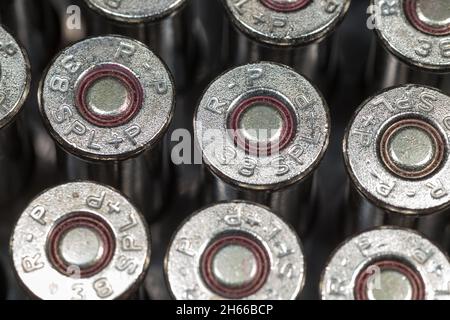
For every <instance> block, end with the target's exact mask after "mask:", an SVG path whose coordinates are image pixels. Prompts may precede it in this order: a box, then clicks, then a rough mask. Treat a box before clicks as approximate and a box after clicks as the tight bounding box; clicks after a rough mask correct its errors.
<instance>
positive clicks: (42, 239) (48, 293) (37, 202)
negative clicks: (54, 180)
mask: <svg viewBox="0 0 450 320" xmlns="http://www.w3.org/2000/svg"><path fill="white" fill-rule="evenodd" d="M10 254H11V258H12V261H13V266H14V268H15V271H16V274H17V277H18V279H19V281H20V282H21V284H22V285H23V287H24V288H25V290H26V292H27V293H28V294H29V295H30V296H31V297H33V298H37V299H44V300H101V299H108V300H110V299H119V298H121V299H123V298H133V297H135V296H134V294H135V293H136V290H137V289H138V288H139V286H140V284H141V281H142V279H143V277H144V276H145V274H146V271H147V268H148V264H149V261H150V235H149V233H148V230H147V226H146V223H145V220H144V218H143V216H142V215H141V214H140V212H139V211H138V210H136V208H135V207H134V206H133V205H132V204H131V203H130V202H129V201H128V200H127V199H126V198H125V197H124V196H122V195H121V194H120V193H118V192H117V191H115V190H114V189H112V188H109V187H105V186H103V185H99V184H96V183H91V182H76V183H68V184H64V185H60V186H57V187H55V188H52V189H49V190H47V191H45V192H43V193H41V194H40V195H39V196H37V197H36V198H35V199H34V200H33V201H32V202H31V203H30V204H29V205H28V207H27V208H26V209H25V210H24V212H23V213H22V215H21V217H20V218H19V220H18V221H17V224H16V226H15V229H14V232H13V234H12V238H11V243H10Z"/></svg>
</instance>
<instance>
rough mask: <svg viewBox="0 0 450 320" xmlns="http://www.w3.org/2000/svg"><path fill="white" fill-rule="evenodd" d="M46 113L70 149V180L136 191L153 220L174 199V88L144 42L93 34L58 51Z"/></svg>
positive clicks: (47, 80) (62, 156) (47, 85)
mask: <svg viewBox="0 0 450 320" xmlns="http://www.w3.org/2000/svg"><path fill="white" fill-rule="evenodd" d="M39 97H40V111H41V114H42V117H43V119H44V122H45V124H46V126H47V128H48V131H49V132H50V134H51V135H52V136H53V137H54V139H55V140H56V141H57V143H58V144H59V145H60V146H61V147H62V149H64V150H65V151H63V150H62V149H60V150H59V154H58V162H59V165H60V169H61V172H62V174H63V177H62V178H63V179H69V180H74V179H92V180H95V181H99V182H103V183H106V184H108V185H111V186H113V187H116V188H117V189H119V190H122V191H123V192H124V193H125V194H126V195H128V196H130V197H131V198H132V199H133V201H134V203H136V205H138V207H139V208H140V209H141V210H142V211H143V212H144V213H145V215H146V216H147V217H148V218H151V217H153V216H154V215H155V214H156V213H158V212H159V210H160V209H161V207H162V205H163V204H164V203H166V202H167V201H166V200H167V198H166V196H167V195H168V192H167V186H168V183H169V180H170V165H169V160H168V159H166V158H165V157H166V156H167V150H165V149H166V147H167V146H166V143H165V138H164V133H165V131H166V129H167V127H168V125H169V123H170V120H171V117H172V113H173V109H174V85H173V81H172V77H171V75H170V73H169V72H168V70H167V68H166V66H165V65H164V64H163V62H162V61H161V60H160V59H159V58H158V57H156V56H155V55H154V54H153V53H152V52H151V51H150V50H149V49H148V48H147V47H146V46H145V45H143V44H142V43H140V42H138V41H136V40H133V39H129V38H124V37H119V36H106V37H98V38H91V39H88V40H84V41H82V42H79V43H77V44H75V45H73V46H71V47H69V48H67V49H65V50H64V51H62V52H61V53H60V55H58V56H57V57H56V58H55V60H54V61H53V63H52V64H51V65H50V67H49V68H48V70H47V73H46V74H45V75H44V77H43V79H42V81H41V86H40V93H39Z"/></svg>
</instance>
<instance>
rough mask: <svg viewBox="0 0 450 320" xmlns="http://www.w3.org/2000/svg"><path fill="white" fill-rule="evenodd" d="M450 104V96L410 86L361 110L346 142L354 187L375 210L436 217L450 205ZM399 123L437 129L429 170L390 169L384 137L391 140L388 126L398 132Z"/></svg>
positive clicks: (379, 97)
mask: <svg viewBox="0 0 450 320" xmlns="http://www.w3.org/2000/svg"><path fill="white" fill-rule="evenodd" d="M449 103H450V97H448V96H447V95H445V94H443V93H442V92H440V91H437V90H435V89H432V88H428V87H424V86H418V85H405V86H399V87H395V88H390V89H387V90H385V91H382V92H380V93H379V94H377V95H375V96H373V97H371V98H369V99H368V100H367V101H365V102H364V103H363V104H362V105H361V106H360V107H359V108H358V110H357V111H356V112H355V114H354V116H353V118H352V120H351V121H350V124H349V126H348V128H347V130H346V134H345V137H344V142H343V153H344V160H345V165H346V168H347V171H348V173H349V176H350V178H351V182H353V185H354V186H355V187H356V189H357V190H358V191H359V192H360V193H361V194H362V195H364V196H365V197H366V198H367V199H369V200H370V201H371V202H372V203H373V204H374V205H375V206H377V207H379V208H382V209H384V210H387V211H393V212H398V213H401V214H405V215H426V214H432V213H435V212H439V211H441V210H444V209H446V208H448V207H449V205H450V194H449V192H448V191H447V189H448V187H447V181H448V176H449V175H450V163H449V161H448V152H449V151H448V148H447V146H448V137H447V134H446V132H447V126H448V123H447V122H448V121H449V119H450V118H448V115H447V110H448V105H449ZM396 123H397V124H398V123H413V124H417V123H420V125H421V128H423V126H424V124H425V125H426V126H427V127H429V128H428V129H430V130H432V132H433V133H432V135H433V138H431V136H430V141H433V139H436V141H437V142H436V143H435V144H436V145H435V146H434V148H435V150H434V151H433V156H431V158H430V159H431V160H430V161H429V162H428V165H425V166H424V169H425V170H418V171H411V170H410V169H408V170H404V169H402V168H401V167H400V169H401V170H400V171H398V170H396V169H399V166H398V165H396V166H395V167H390V166H389V164H391V165H392V161H390V160H388V158H389V156H386V155H385V156H384V158H383V155H382V154H383V153H385V151H386V150H385V149H386V143H385V142H386V139H382V137H383V135H384V137H389V134H388V135H385V133H386V132H389V130H387V128H389V127H391V128H395V124H396ZM410 142H411V143H413V144H412V146H413V147H414V148H417V147H418V146H417V145H414V142H413V140H411V141H410ZM383 160H384V161H383ZM418 169H420V167H418ZM405 173H406V174H405Z"/></svg>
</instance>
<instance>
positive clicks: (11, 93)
mask: <svg viewBox="0 0 450 320" xmlns="http://www.w3.org/2000/svg"><path fill="white" fill-rule="evenodd" d="M0 43H1V44H2V45H1V48H0V146H1V148H0V167H1V170H0V172H1V176H2V179H1V182H0V190H2V193H1V195H0V203H3V204H4V203H5V202H6V201H8V200H11V199H12V198H13V197H15V196H17V193H18V192H19V191H22V190H23V188H24V186H25V184H26V183H27V181H28V179H29V178H30V175H31V170H32V167H33V159H34V157H33V155H34V153H33V149H32V146H31V142H30V136H29V131H28V128H27V127H26V126H25V124H24V121H23V118H21V116H20V115H19V113H20V112H21V111H22V109H23V106H24V103H25V100H26V99H27V96H28V92H29V90H30V85H31V70H30V63H29V60H28V55H27V53H26V52H25V51H24V49H23V48H22V47H21V46H20V45H19V44H18V43H17V42H16V40H15V39H14V38H13V37H12V36H11V35H10V34H9V33H8V32H7V31H5V29H3V28H2V27H0Z"/></svg>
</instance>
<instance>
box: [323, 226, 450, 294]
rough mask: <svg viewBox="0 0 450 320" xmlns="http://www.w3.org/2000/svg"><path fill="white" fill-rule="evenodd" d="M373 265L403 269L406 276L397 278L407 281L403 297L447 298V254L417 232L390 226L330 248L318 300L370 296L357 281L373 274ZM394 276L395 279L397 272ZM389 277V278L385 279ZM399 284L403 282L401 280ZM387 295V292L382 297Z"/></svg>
mask: <svg viewBox="0 0 450 320" xmlns="http://www.w3.org/2000/svg"><path fill="white" fill-rule="evenodd" d="M377 264H378V266H379V267H382V268H385V269H384V270H389V268H391V270H396V271H399V270H400V271H399V272H400V273H403V272H406V273H405V275H404V276H406V277H408V278H407V279H405V278H403V279H402V280H401V281H405V280H406V281H411V282H410V283H409V285H410V286H411V287H409V288H408V290H410V291H409V295H406V297H408V296H409V297H411V299H412V298H417V299H423V300H435V299H437V300H438V299H448V292H447V290H448V289H447V286H448V283H449V281H450V275H449V274H448V272H447V270H449V269H448V268H449V267H450V262H449V260H448V257H447V255H446V254H445V253H444V252H443V251H441V250H440V249H439V248H438V247H437V246H436V245H435V244H433V243H432V242H431V241H430V240H428V239H427V238H425V237H424V236H423V235H421V234H419V233H418V232H416V231H413V230H409V229H404V228H399V227H390V226H389V227H379V228H376V229H372V230H369V231H365V232H363V233H361V234H358V235H356V236H353V237H351V238H349V239H347V240H346V241H345V242H344V243H342V244H341V245H340V246H339V247H338V248H337V249H336V250H335V251H334V253H333V254H332V255H331V257H330V259H329V261H328V263H327V265H326V268H325V269H324V271H323V273H322V278H321V282H320V292H321V297H322V299H323V300H355V299H357V298H364V297H369V298H370V296H367V295H366V293H367V292H361V290H360V289H361V288H363V287H364V286H362V285H363V284H364V282H361V281H360V280H361V279H362V277H364V276H367V275H369V276H370V275H374V274H375V272H376V270H373V272H372V271H371V270H368V268H369V267H370V266H376V265H377ZM432 266H440V268H442V272H436V271H433V270H432ZM365 271H368V272H365ZM379 271H383V270H382V269H379ZM379 271H378V272H379ZM378 275H380V274H379V273H378ZM396 277H397V279H398V275H397V276H396ZM389 279H392V278H389V277H387V278H386V280H389ZM358 281H359V282H358ZM379 281H380V283H379V285H381V286H385V285H386V283H384V280H383V279H380V280H379ZM403 284H404V285H405V282H403ZM409 285H408V286H409ZM382 289H383V287H382V288H381V290H382ZM398 289H399V288H394V291H393V292H391V293H392V294H393V295H397V294H398V293H399V292H398V291H397V290H398ZM385 293H386V294H389V292H385ZM401 293H403V294H404V292H401ZM388 297H389V295H388V296H386V297H384V299H386V298H388ZM372 298H374V297H372Z"/></svg>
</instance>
